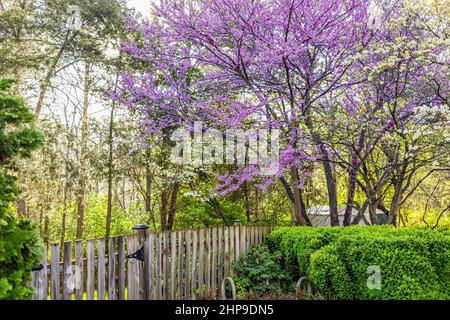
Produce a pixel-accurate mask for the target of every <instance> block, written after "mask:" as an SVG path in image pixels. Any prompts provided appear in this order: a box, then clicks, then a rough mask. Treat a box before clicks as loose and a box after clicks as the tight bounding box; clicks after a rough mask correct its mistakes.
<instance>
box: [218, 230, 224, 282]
mask: <svg viewBox="0 0 450 320" xmlns="http://www.w3.org/2000/svg"><path fill="white" fill-rule="evenodd" d="M217 233H218V234H217V237H218V240H217V242H218V251H219V252H218V255H217V260H218V261H217V278H218V281H219V282H218V286H219V287H220V285H221V283H222V281H223V275H224V269H223V250H224V249H223V227H220V228H218V229H217Z"/></svg>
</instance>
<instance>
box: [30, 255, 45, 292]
mask: <svg viewBox="0 0 450 320" xmlns="http://www.w3.org/2000/svg"><path fill="white" fill-rule="evenodd" d="M39 263H40V264H42V266H43V269H42V270H39V271H32V272H31V274H32V277H33V280H32V281H31V286H32V288H34V289H35V293H34V294H33V298H32V299H33V300H47V288H48V287H47V247H45V246H44V247H43V248H42V257H41V260H40V261H39Z"/></svg>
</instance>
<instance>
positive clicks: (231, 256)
mask: <svg viewBox="0 0 450 320" xmlns="http://www.w3.org/2000/svg"><path fill="white" fill-rule="evenodd" d="M228 233H229V236H230V238H229V241H230V250H229V252H228V255H229V260H230V263H229V273H230V274H231V275H232V274H233V263H234V254H235V251H234V250H235V249H234V241H235V240H234V238H235V235H234V227H233V226H230V227H229V230H228Z"/></svg>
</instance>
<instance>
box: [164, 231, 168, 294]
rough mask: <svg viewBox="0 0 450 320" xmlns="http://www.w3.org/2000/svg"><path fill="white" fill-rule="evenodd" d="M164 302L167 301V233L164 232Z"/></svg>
mask: <svg viewBox="0 0 450 320" xmlns="http://www.w3.org/2000/svg"><path fill="white" fill-rule="evenodd" d="M163 271H164V292H163V293H164V300H169V233H168V232H164V247H163Z"/></svg>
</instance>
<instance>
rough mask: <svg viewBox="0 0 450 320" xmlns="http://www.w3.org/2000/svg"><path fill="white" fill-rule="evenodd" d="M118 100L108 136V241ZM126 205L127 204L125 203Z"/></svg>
mask: <svg viewBox="0 0 450 320" xmlns="http://www.w3.org/2000/svg"><path fill="white" fill-rule="evenodd" d="M117 81H118V77H117V76H116V83H115V85H114V88H117ZM115 105H116V102H115V101H113V102H112V104H111V113H110V116H109V136H108V147H109V154H108V204H107V208H106V228H105V229H106V233H105V238H106V241H108V239H109V236H110V234H111V218H112V199H113V171H114V168H113V166H114V161H113V160H114V158H113V156H114V150H113V138H114V109H115ZM124 205H125V204H124Z"/></svg>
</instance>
